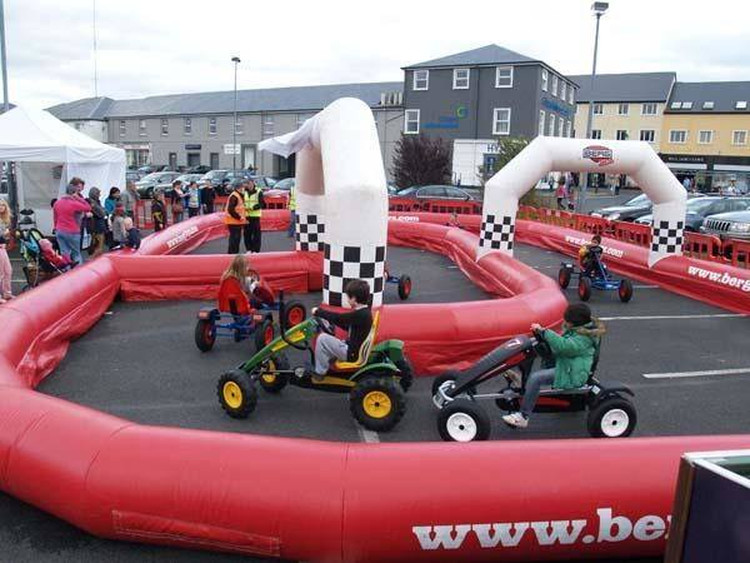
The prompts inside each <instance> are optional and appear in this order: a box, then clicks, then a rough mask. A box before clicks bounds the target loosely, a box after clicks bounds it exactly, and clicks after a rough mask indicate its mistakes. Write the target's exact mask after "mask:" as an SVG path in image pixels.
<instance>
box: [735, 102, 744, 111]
mask: <svg viewBox="0 0 750 563" xmlns="http://www.w3.org/2000/svg"><path fill="white" fill-rule="evenodd" d="M734 108H735V109H747V102H746V101H744V102H743V101H740V102H737V103H736V104H734Z"/></svg>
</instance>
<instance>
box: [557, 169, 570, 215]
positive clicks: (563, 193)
mask: <svg viewBox="0 0 750 563" xmlns="http://www.w3.org/2000/svg"><path fill="white" fill-rule="evenodd" d="M567 197H568V191H567V190H566V189H565V178H563V177H562V176H560V179H559V180H558V181H557V190H556V191H555V198H556V199H557V208H558V209H565V204H564V203H563V200H564V199H565V198H567Z"/></svg>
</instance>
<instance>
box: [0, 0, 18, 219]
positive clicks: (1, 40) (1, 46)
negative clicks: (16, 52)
mask: <svg viewBox="0 0 750 563" xmlns="http://www.w3.org/2000/svg"><path fill="white" fill-rule="evenodd" d="M0 66H2V74H3V113H5V112H7V111H8V110H9V109H10V102H9V101H8V61H7V58H6V54H5V5H4V2H3V0H0ZM3 169H4V170H5V175H6V176H5V177H6V182H7V185H8V196H9V198H10V207H11V209H13V211H17V209H16V207H17V205H18V198H17V194H16V185H15V182H13V179H12V175H11V173H10V162H4V163H3Z"/></svg>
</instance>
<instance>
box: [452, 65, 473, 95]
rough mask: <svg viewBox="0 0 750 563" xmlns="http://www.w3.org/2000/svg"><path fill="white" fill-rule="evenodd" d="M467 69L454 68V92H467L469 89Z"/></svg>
mask: <svg viewBox="0 0 750 563" xmlns="http://www.w3.org/2000/svg"><path fill="white" fill-rule="evenodd" d="M469 73H470V71H469V69H468V68H454V69H453V89H454V90H468V89H469Z"/></svg>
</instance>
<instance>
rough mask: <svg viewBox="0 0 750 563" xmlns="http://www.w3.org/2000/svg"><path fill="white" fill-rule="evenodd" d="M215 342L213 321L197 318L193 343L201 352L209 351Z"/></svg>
mask: <svg viewBox="0 0 750 563" xmlns="http://www.w3.org/2000/svg"><path fill="white" fill-rule="evenodd" d="M214 342H216V331H215V329H214V323H213V322H212V321H210V320H208V319H199V320H198V323H197V324H196V325H195V345H196V346H197V347H198V350H200V351H201V352H209V351H210V350H211V348H213V347H214Z"/></svg>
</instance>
